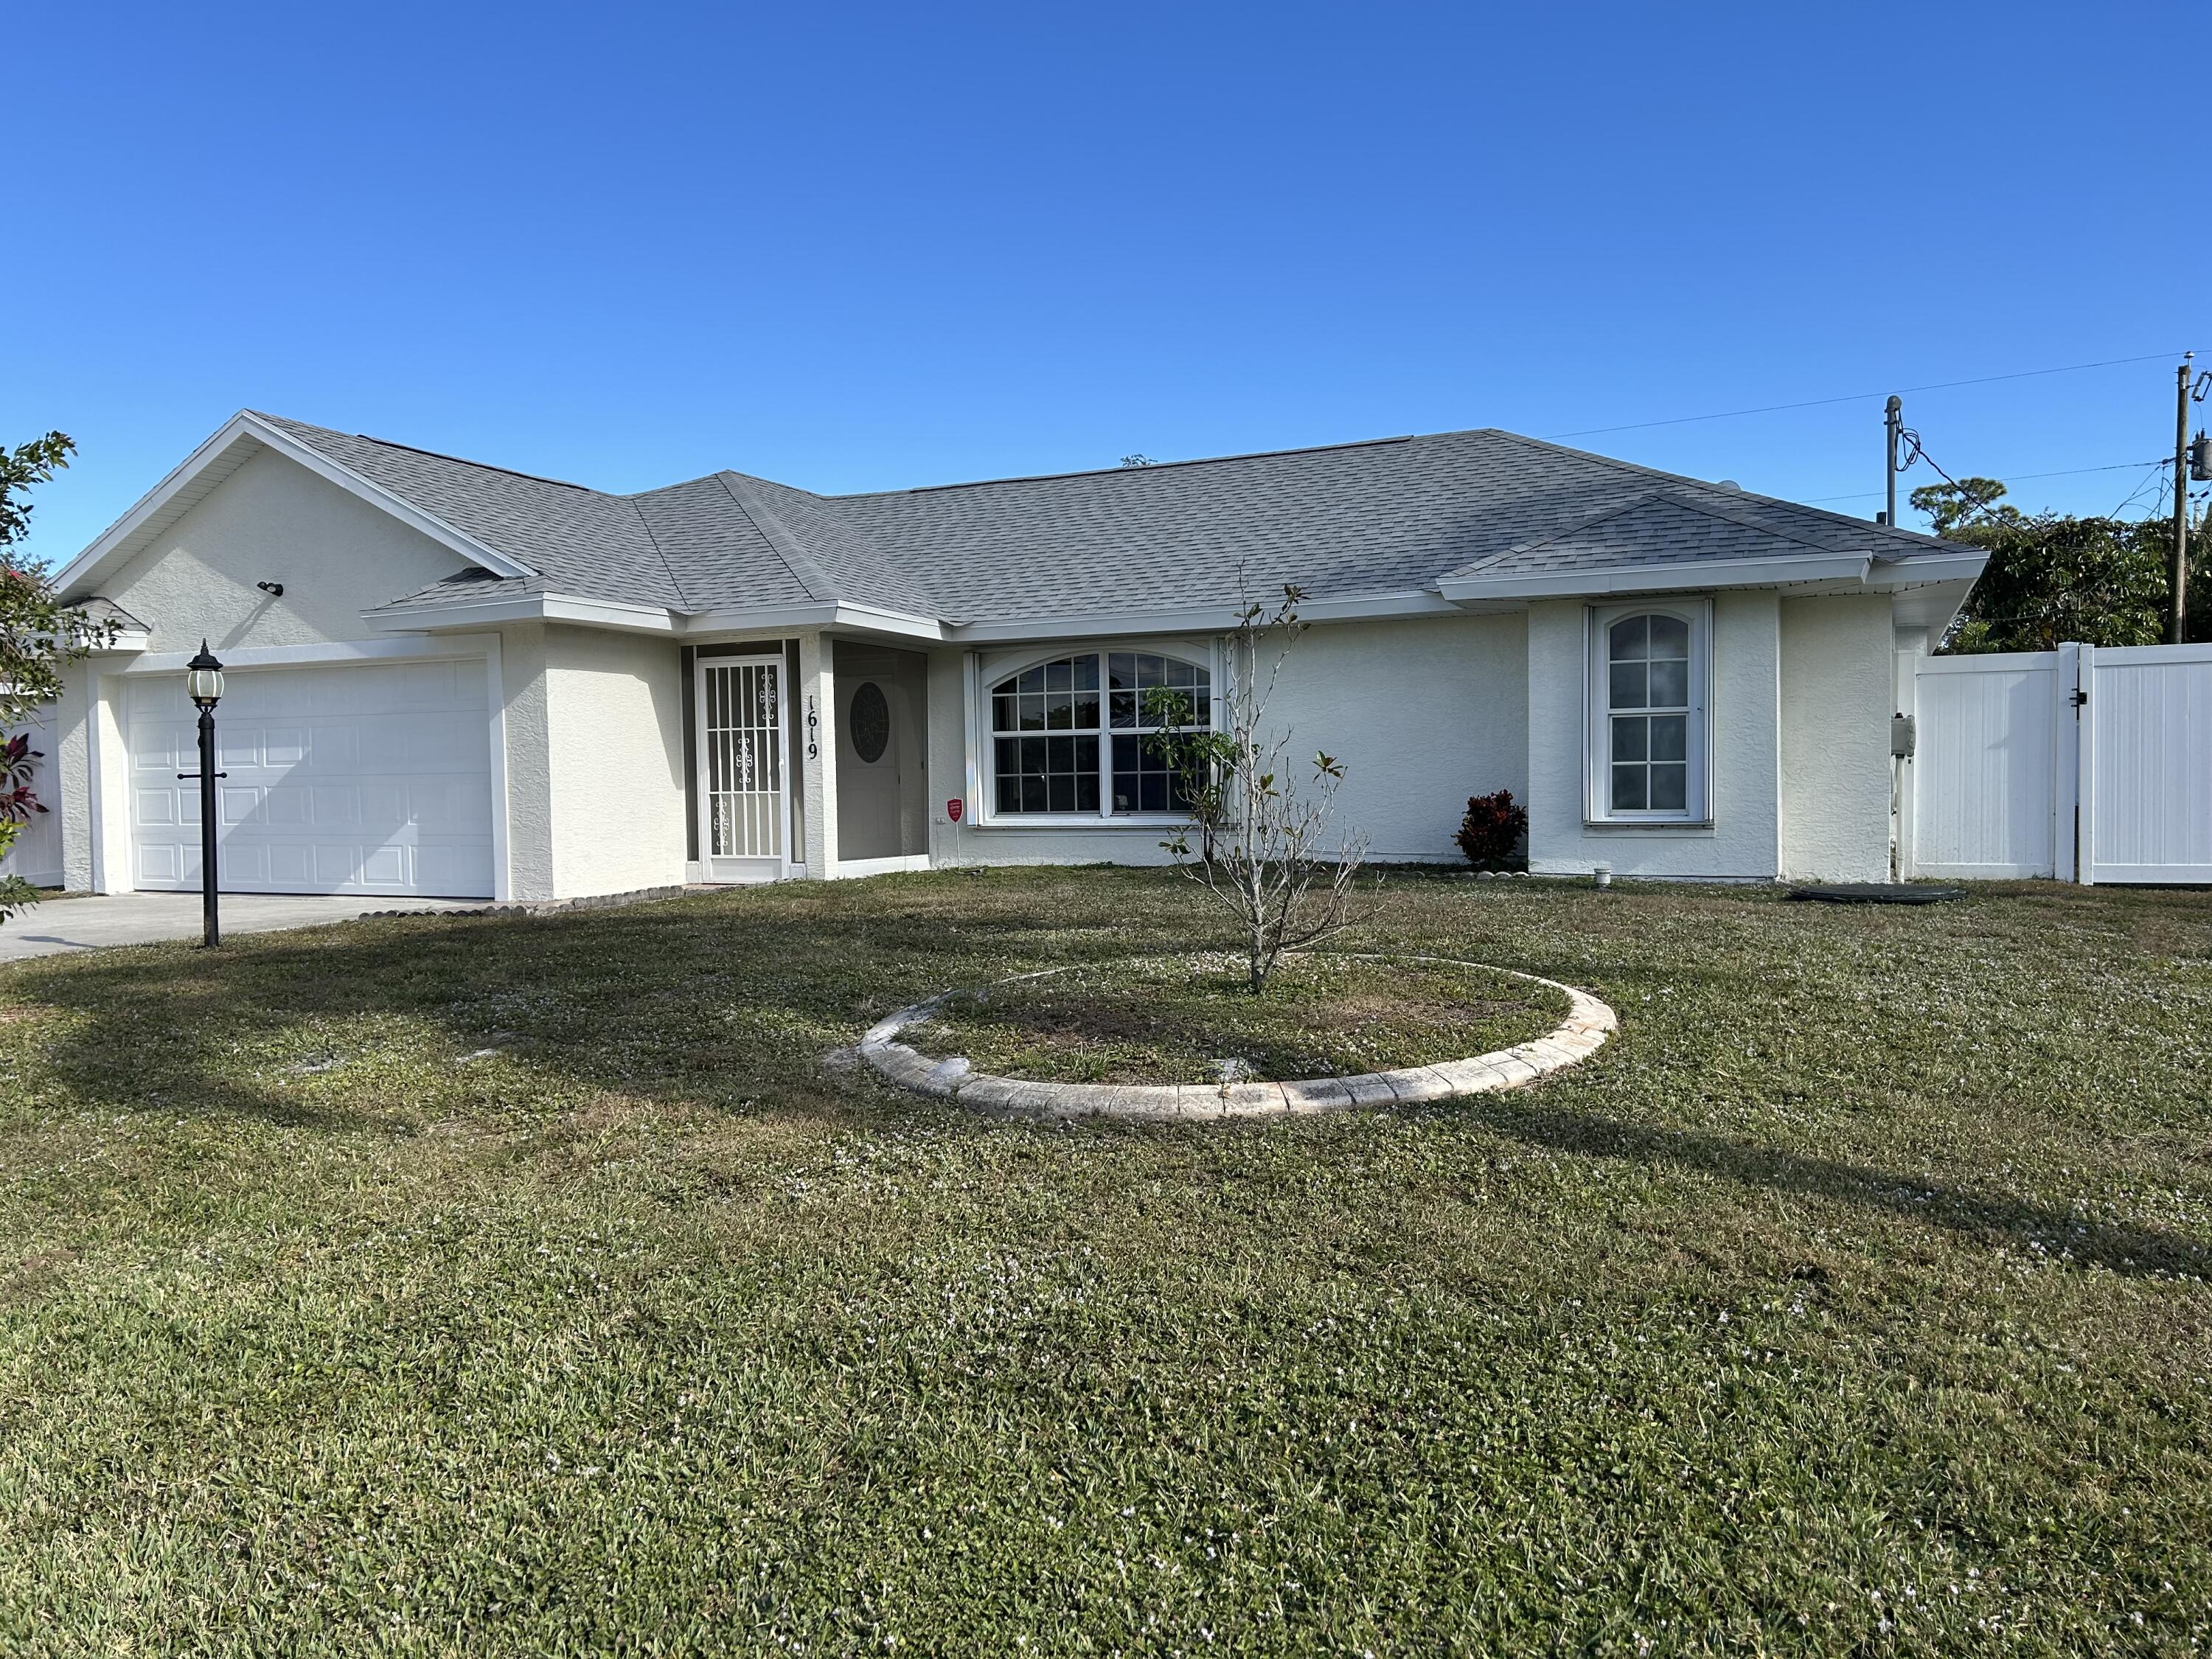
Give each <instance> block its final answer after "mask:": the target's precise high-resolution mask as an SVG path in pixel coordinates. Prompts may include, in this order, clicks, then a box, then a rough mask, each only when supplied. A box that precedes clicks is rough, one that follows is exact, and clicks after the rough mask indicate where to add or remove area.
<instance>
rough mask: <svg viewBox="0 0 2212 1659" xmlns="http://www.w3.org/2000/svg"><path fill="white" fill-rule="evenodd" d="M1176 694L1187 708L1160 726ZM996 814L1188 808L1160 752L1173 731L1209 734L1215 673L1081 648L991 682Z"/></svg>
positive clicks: (1175, 660)
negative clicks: (1162, 742) (1162, 737)
mask: <svg viewBox="0 0 2212 1659" xmlns="http://www.w3.org/2000/svg"><path fill="white" fill-rule="evenodd" d="M1169 698H1172V699H1173V700H1174V708H1176V709H1178V710H1180V711H1181V713H1180V718H1179V719H1177V720H1176V725H1175V726H1173V727H1170V726H1165V725H1164V724H1163V723H1162V718H1163V715H1164V714H1168V713H1169V712H1170V711H1169V710H1168V709H1167V708H1163V706H1162V705H1163V703H1164V702H1166V701H1167V700H1168V699H1169ZM990 700H991V771H992V793H991V799H992V805H993V811H994V815H995V816H997V817H1117V816H1135V815H1144V814H1169V813H1175V812H1178V811H1184V810H1186V809H1187V808H1188V801H1187V800H1185V799H1183V798H1182V797H1183V791H1182V788H1181V787H1180V781H1179V780H1178V779H1177V778H1176V776H1175V775H1174V772H1173V770H1172V769H1171V768H1170V767H1169V765H1168V764H1167V763H1166V760H1165V758H1164V757H1163V756H1162V755H1161V753H1160V752H1159V750H1160V745H1159V744H1158V743H1157V742H1148V741H1146V739H1147V738H1157V737H1158V734H1159V733H1161V732H1164V731H1167V730H1170V729H1173V730H1180V731H1202V730H1204V729H1206V727H1207V726H1211V724H1212V718H1213V677H1212V673H1211V672H1210V671H1207V670H1206V668H1204V667H1201V666H1200V665H1198V664H1196V663H1194V662H1187V661H1185V660H1184V659H1182V658H1180V657H1171V656H1169V655H1167V654H1165V653H1162V652H1157V651H1084V652H1075V653H1070V654H1068V655H1066V656H1064V657H1054V658H1053V659H1051V660H1050V661H1048V662H1041V663H1035V664H1032V665H1030V666H1029V667H1027V668H1024V669H1023V670H1022V671H1020V672H1018V673H1015V674H1009V675H1007V676H1006V678H1004V679H1002V680H1000V681H998V682H997V683H996V684H994V685H993V686H992V687H991V693H990Z"/></svg>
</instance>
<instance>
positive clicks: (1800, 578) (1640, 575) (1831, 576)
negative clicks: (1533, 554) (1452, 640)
mask: <svg viewBox="0 0 2212 1659" xmlns="http://www.w3.org/2000/svg"><path fill="white" fill-rule="evenodd" d="M1873 563H1874V560H1873V557H1872V556H1871V555H1869V554H1865V553H1842V554H1833V555H1830V556H1826V557H1823V558H1817V559H1705V560H1692V561H1685V562H1681V563H1678V564H1643V565H1614V566H1612V567H1610V568H1605V569H1601V570H1551V571H1541V572H1537V573H1534V574H1529V575H1525V576H1445V577H1443V578H1441V579H1440V580H1438V581H1437V590H1438V591H1439V592H1442V593H1443V596H1444V597H1445V598H1446V599H1588V598H1592V597H1595V596H1601V595H1604V594H1607V593H1693V592H1702V591H1704V590H1705V589H1707V588H1712V587H1794V586H1798V585H1799V584H1801V583H1805V582H1826V581H1862V582H1863V581H1864V580H1866V577H1867V572H1868V570H1869V568H1871V566H1872V565H1873Z"/></svg>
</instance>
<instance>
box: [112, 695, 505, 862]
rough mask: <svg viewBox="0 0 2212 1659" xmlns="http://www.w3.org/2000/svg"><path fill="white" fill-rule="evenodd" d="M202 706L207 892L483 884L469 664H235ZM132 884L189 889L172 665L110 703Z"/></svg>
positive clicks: (483, 747) (482, 724) (180, 724)
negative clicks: (121, 702)
mask: <svg viewBox="0 0 2212 1659" xmlns="http://www.w3.org/2000/svg"><path fill="white" fill-rule="evenodd" d="M223 678H224V689H223V698H222V704H221V705H220V706H219V707H218V708H217V709H216V766H217V769H219V770H221V771H223V772H226V773H228V777H226V778H225V779H223V780H222V781H221V782H219V783H217V784H216V791H217V793H216V800H217V803H218V807H219V814H218V816H219V823H220V827H219V830H218V836H219V840H218V845H219V847H220V849H221V860H222V887H223V889H224V890H225V891H228V892H240V893H361V894H394V895H398V894H418V893H419V894H428V895H436V896H449V897H455V898H474V897H484V898H488V897H489V896H491V893H492V838H491V783H490V776H491V769H490V756H491V742H490V726H489V714H488V712H487V711H488V702H487V696H486V686H485V676H484V665H483V660H482V659H459V660H445V659H439V660H435V661H427V662H381V663H365V664H361V665H345V666H343V667H315V668H267V669H250V670H246V669H241V670H237V671H231V672H229V673H227V674H226V675H225V676H224V677H223ZM124 718H125V728H126V730H125V737H126V740H127V742H128V744H129V745H130V751H131V857H132V862H133V865H134V867H135V874H136V877H137V885H138V886H140V887H142V888H149V889H160V888H172V889H176V888H183V889H197V887H198V886H199V884H200V829H199V784H198V782H197V781H196V778H191V777H188V778H179V777H178V776H177V774H178V773H179V772H189V773H193V774H197V772H198V770H199V748H198V744H199V736H198V726H197V711H196V710H195V709H194V708H192V705H191V702H190V700H189V699H187V698H186V697H185V683H184V678H183V677H182V676H181V675H179V676H175V677H171V676H168V675H161V676H159V677H149V678H145V679H143V680H133V681H132V682H131V688H130V692H129V696H128V700H127V703H126V706H125V716H124Z"/></svg>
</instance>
